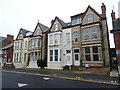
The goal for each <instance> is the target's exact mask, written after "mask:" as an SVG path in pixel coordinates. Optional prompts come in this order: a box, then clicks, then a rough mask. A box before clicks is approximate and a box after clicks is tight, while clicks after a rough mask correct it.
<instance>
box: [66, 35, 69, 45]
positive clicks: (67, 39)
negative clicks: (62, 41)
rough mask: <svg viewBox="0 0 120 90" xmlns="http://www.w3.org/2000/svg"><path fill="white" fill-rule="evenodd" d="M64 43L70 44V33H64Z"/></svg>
mask: <svg viewBox="0 0 120 90" xmlns="http://www.w3.org/2000/svg"><path fill="white" fill-rule="evenodd" d="M66 44H70V33H66Z"/></svg>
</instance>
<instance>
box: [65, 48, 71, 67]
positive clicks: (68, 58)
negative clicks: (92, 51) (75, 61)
mask: <svg viewBox="0 0 120 90" xmlns="http://www.w3.org/2000/svg"><path fill="white" fill-rule="evenodd" d="M71 63H72V60H71V50H66V65H68V66H69V65H71Z"/></svg>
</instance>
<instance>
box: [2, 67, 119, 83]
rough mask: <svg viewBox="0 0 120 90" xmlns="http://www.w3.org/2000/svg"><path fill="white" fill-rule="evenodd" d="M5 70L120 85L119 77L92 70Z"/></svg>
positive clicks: (6, 69) (6, 70)
mask: <svg viewBox="0 0 120 90" xmlns="http://www.w3.org/2000/svg"><path fill="white" fill-rule="evenodd" d="M3 71H5V72H14V73H24V74H31V75H33V74H34V75H38V76H49V77H56V78H64V79H73V80H81V81H88V82H97V83H106V84H113V85H120V84H119V83H118V82H119V80H118V78H117V77H110V76H108V75H97V74H91V73H90V72H82V71H74V72H73V71H64V70H56V71H54V70H46V69H45V70H44V69H8V68H3Z"/></svg>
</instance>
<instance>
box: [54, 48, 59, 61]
mask: <svg viewBox="0 0 120 90" xmlns="http://www.w3.org/2000/svg"><path fill="white" fill-rule="evenodd" d="M55 50H57V52H58V53H57V55H55ZM56 56H57V58H58V60H57V61H56V60H55V57H56ZM54 61H55V62H58V61H59V50H58V49H54Z"/></svg>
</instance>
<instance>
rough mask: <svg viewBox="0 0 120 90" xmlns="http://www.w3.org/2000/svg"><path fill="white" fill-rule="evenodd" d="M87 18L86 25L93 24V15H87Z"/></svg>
mask: <svg viewBox="0 0 120 90" xmlns="http://www.w3.org/2000/svg"><path fill="white" fill-rule="evenodd" d="M87 18H88V23H92V22H93V15H92V14H88V16H87Z"/></svg>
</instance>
